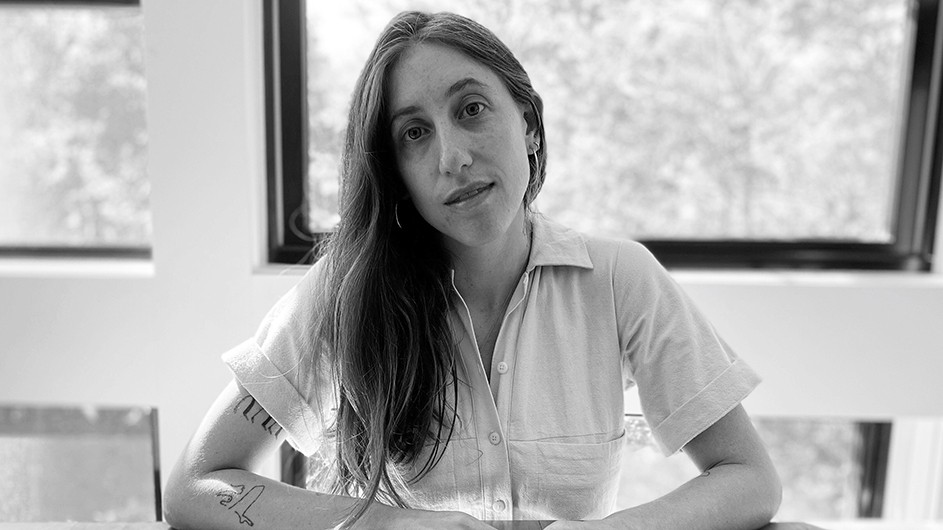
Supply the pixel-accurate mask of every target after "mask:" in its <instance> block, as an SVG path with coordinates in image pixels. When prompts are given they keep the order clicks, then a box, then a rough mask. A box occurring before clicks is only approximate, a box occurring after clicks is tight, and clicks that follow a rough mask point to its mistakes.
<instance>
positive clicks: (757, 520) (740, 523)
mask: <svg viewBox="0 0 943 530" xmlns="http://www.w3.org/2000/svg"><path fill="white" fill-rule="evenodd" d="M770 471H771V470H763V469H756V468H752V467H751V466H748V465H744V464H725V465H718V466H715V467H713V468H711V469H709V470H707V471H705V472H704V473H703V474H701V475H699V476H698V477H696V478H694V479H692V480H690V481H688V482H686V483H685V484H683V485H682V486H681V487H679V488H678V489H676V490H674V491H672V492H671V493H669V494H667V495H665V496H664V497H660V498H658V499H656V500H654V501H652V502H649V503H646V504H642V505H640V506H637V507H634V508H629V509H628V510H623V511H620V512H617V513H614V514H612V515H611V516H609V517H608V518H607V519H606V520H605V522H606V523H609V524H607V525H606V526H608V527H611V528H613V529H615V528H620V529H622V528H624V529H635V528H639V529H642V528H644V529H651V530H660V529H664V530H668V529H685V530H700V529H704V530H707V529H724V530H738V529H743V530H754V529H756V528H760V527H762V526H763V525H765V524H766V523H768V522H769V521H770V519H771V518H772V517H773V515H775V514H776V511H777V510H778V509H779V503H780V499H781V487H780V483H779V478H778V477H777V476H776V475H775V472H773V473H770Z"/></svg>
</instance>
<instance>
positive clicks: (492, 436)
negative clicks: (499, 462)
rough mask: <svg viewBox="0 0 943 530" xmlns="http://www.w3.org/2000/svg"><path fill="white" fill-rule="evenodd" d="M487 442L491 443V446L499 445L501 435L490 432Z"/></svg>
mask: <svg viewBox="0 0 943 530" xmlns="http://www.w3.org/2000/svg"><path fill="white" fill-rule="evenodd" d="M488 441H490V442H491V445H498V444H499V443H501V435H500V434H498V433H497V432H494V431H492V432H491V434H489V435H488Z"/></svg>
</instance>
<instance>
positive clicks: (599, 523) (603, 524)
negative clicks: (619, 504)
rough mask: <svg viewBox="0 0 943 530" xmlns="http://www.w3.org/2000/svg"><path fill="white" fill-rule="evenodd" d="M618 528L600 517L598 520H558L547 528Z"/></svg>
mask: <svg viewBox="0 0 943 530" xmlns="http://www.w3.org/2000/svg"><path fill="white" fill-rule="evenodd" d="M614 528H616V527H615V526H612V524H611V522H610V521H607V520H606V519H600V520H596V521H557V522H555V523H553V524H551V525H550V526H548V527H547V529H546V530H610V529H614Z"/></svg>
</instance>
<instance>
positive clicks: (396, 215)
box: [393, 201, 403, 230]
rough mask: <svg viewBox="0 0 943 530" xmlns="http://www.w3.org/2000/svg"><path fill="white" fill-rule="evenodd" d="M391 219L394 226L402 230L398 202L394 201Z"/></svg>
mask: <svg viewBox="0 0 943 530" xmlns="http://www.w3.org/2000/svg"><path fill="white" fill-rule="evenodd" d="M393 218H394V219H395V220H396V226H398V227H399V229H400V230H402V229H403V225H402V224H401V223H400V222H399V201H396V204H394V205H393Z"/></svg>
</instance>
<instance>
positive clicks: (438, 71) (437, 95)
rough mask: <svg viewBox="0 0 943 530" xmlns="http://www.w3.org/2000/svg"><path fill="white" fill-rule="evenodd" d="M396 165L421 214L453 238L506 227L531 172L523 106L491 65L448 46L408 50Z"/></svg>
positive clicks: (395, 123) (393, 128) (482, 239)
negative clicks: (485, 64) (488, 65)
mask: <svg viewBox="0 0 943 530" xmlns="http://www.w3.org/2000/svg"><path fill="white" fill-rule="evenodd" d="M389 103H390V108H391V111H392V113H391V118H392V119H391V125H390V135H391V139H392V145H393V148H394V152H395V155H396V163H397V167H398V169H399V172H400V175H402V178H403V182H404V184H405V185H406V188H407V191H408V192H409V196H410V199H411V200H412V202H413V205H414V206H415V207H416V209H417V211H419V213H420V215H422V217H423V218H424V219H425V220H426V222H428V223H429V224H430V225H432V226H433V227H434V228H435V229H436V230H438V231H439V232H440V233H442V234H443V235H444V236H445V237H446V238H447V242H448V240H451V241H452V242H455V243H458V244H462V245H467V246H475V245H481V244H484V243H487V242H489V241H493V240H495V239H496V238H499V237H501V236H502V235H503V234H505V233H506V232H507V231H508V227H509V226H510V224H511V221H512V219H513V218H514V217H515V216H516V215H517V213H518V212H519V211H520V210H521V209H522V208H523V197H524V191H525V190H526V188H527V182H528V179H529V175H530V167H529V164H528V162H527V142H528V141H529V138H531V133H528V131H527V123H526V120H525V119H524V106H523V105H522V104H520V103H518V102H516V101H515V100H514V99H513V98H512V97H511V94H510V92H509V91H508V89H507V87H506V86H505V85H504V83H503V82H502V81H501V79H500V78H499V77H498V76H497V74H495V73H494V72H493V71H492V70H491V69H490V68H488V67H486V66H483V65H482V64H480V63H478V62H477V61H474V60H472V59H470V58H469V57H468V56H466V55H464V54H463V53H461V52H458V51H456V50H453V49H451V48H449V47H446V46H442V45H438V44H432V43H425V44H420V45H416V46H414V47H412V48H410V49H409V50H407V51H406V52H405V53H404V55H403V56H402V57H401V58H400V61H399V62H398V63H397V65H396V67H395V68H394V69H393V71H392V72H391V75H390V102H389Z"/></svg>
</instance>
